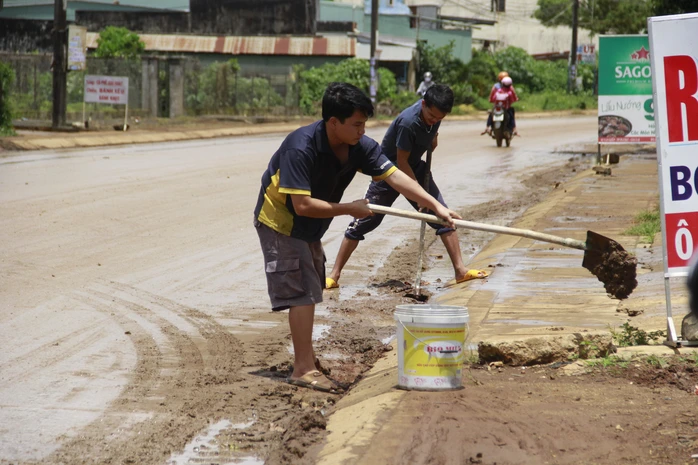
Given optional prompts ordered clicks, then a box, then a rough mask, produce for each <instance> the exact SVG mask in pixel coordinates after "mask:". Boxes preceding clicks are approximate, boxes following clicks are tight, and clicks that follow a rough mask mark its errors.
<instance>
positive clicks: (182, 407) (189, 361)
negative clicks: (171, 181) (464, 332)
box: [3, 157, 587, 464]
mask: <svg viewBox="0 0 698 465" xmlns="http://www.w3.org/2000/svg"><path fill="white" fill-rule="evenodd" d="M586 163H587V160H586V159H585V158H583V157H575V158H573V159H570V161H569V162H568V163H567V164H566V165H565V166H564V167H562V168H559V167H557V168H554V169H550V170H547V171H544V172H539V173H536V174H533V175H531V176H529V177H528V178H527V179H525V180H523V182H522V183H521V187H520V189H521V195H516V196H513V197H509V198H508V199H500V200H494V201H491V202H487V203H484V204H481V205H477V206H475V207H474V208H471V209H468V210H467V211H462V212H460V213H461V214H462V215H463V217H464V218H467V219H471V220H474V221H487V222H493V223H498V224H508V223H509V222H511V221H512V220H513V219H515V218H516V216H518V215H519V214H520V213H522V212H523V211H524V210H525V209H526V208H528V207H529V206H531V205H533V204H535V203H536V202H538V201H539V200H540V199H541V198H542V197H543V196H544V195H545V194H546V193H547V192H549V191H550V190H551V189H554V188H556V186H559V185H560V184H561V183H562V182H564V181H565V179H567V178H569V177H570V176H573V175H574V174H575V173H576V171H577V170H578V169H580V167H585V166H586ZM512 198H513V199H514V200H511V199H512ZM460 235H461V242H462V244H463V247H464V249H465V250H467V251H468V253H470V254H474V253H475V252H476V251H477V250H478V249H479V248H481V247H482V245H484V244H485V243H486V241H487V240H488V238H489V237H490V235H488V234H482V233H477V232H467V231H461V232H460ZM431 240H432V241H433V240H434V238H432V239H431ZM416 250H417V244H416V241H414V240H413V241H410V242H407V243H405V244H403V245H401V246H399V247H398V248H397V249H396V250H395V251H394V252H393V253H392V254H391V255H390V258H389V259H388V260H387V262H386V263H385V264H384V265H383V267H382V268H381V269H380V270H378V271H377V273H375V274H374V275H373V276H372V278H371V279H370V282H369V284H368V286H367V287H366V288H365V290H364V291H360V292H358V293H357V295H356V296H354V297H353V298H351V299H348V300H347V299H341V300H340V299H339V294H338V293H337V292H336V291H329V292H326V294H325V299H326V310H325V311H321V312H318V316H317V318H316V324H318V323H320V324H323V323H327V326H322V328H323V329H324V332H322V334H320V336H321V337H319V339H318V341H317V342H316V350H317V352H318V354H319V356H320V358H321V360H322V363H323V366H324V367H325V368H326V369H327V370H329V372H330V376H331V377H332V378H333V379H335V380H337V381H338V382H339V383H341V384H343V385H344V386H346V387H347V388H348V389H351V386H352V385H353V384H354V383H356V382H357V381H358V380H359V379H360V378H361V376H362V373H364V372H366V371H367V370H368V369H369V368H370V367H371V366H372V365H373V363H374V362H375V361H376V360H377V358H379V357H380V356H381V355H382V354H383V352H384V350H386V347H387V346H386V344H385V342H387V340H388V339H389V338H390V337H391V336H393V335H394V323H393V319H392V312H393V310H394V309H395V306H396V305H399V304H402V303H414V301H413V300H412V299H409V298H407V297H405V294H406V293H407V292H409V291H410V290H411V288H410V286H411V283H412V280H413V275H414V270H415V267H416ZM432 260H435V259H434V258H433V257H432ZM492 266H495V264H493V265H492ZM449 278H450V276H449ZM444 281H445V279H444ZM442 284H443V283H439V282H435V283H431V285H430V286H428V288H427V290H428V291H429V292H432V293H437V292H438V291H439V287H440V286H441V285H442ZM76 298H77V299H78V300H80V301H82V303H84V304H86V305H89V306H90V307H92V308H96V309H100V310H101V311H103V312H105V313H106V314H108V316H109V317H111V318H113V319H114V320H115V321H116V322H117V323H118V324H119V325H120V327H121V328H123V330H124V334H123V338H124V341H126V339H128V340H130V342H131V343H133V345H134V346H135V347H136V350H137V365H136V367H135V370H134V371H133V376H132V378H130V379H129V382H128V385H127V386H126V388H125V389H124V390H123V391H122V393H121V395H119V396H118V398H117V399H116V400H115V401H114V402H112V403H111V404H110V406H109V408H108V410H107V411H106V412H105V413H104V414H103V415H101V416H100V417H99V418H98V419H97V420H96V421H94V422H93V423H92V424H90V425H88V426H87V427H85V428H82V429H81V431H80V433H79V434H78V435H76V436H72V437H64V439H63V441H62V446H61V447H60V448H59V449H57V450H56V451H54V452H53V453H52V454H50V455H49V456H48V457H46V458H45V459H44V460H42V461H41V463H80V462H81V461H82V460H83V459H84V458H85V457H89V458H90V462H92V463H114V464H116V463H119V464H120V463H137V464H148V463H152V464H161V463H186V460H188V459H187V458H186V454H185V456H182V455H181V454H178V453H177V452H174V453H173V451H181V450H182V448H183V445H184V444H187V443H190V442H191V441H192V440H194V438H196V437H197V435H200V434H202V432H205V431H206V430H207V428H209V427H210V426H211V424H212V423H214V424H217V425H218V428H219V429H220V434H219V435H218V437H217V438H216V439H215V443H216V444H217V447H215V448H214V447H213V446H212V445H211V444H210V443H208V444H200V445H199V446H198V448H197V450H190V451H189V455H188V458H202V459H203V458H206V457H207V458H210V459H211V460H215V461H223V460H233V459H236V458H237V459H240V458H242V457H247V459H248V460H251V462H250V463H262V461H266V463H270V464H271V463H273V464H291V463H294V464H297V463H312V457H311V456H308V455H307V454H306V452H307V451H308V450H310V448H311V447H312V446H313V445H316V444H318V443H319V442H320V441H321V440H322V438H323V437H324V426H325V424H326V418H327V416H328V415H330V414H331V413H332V409H333V406H334V403H335V402H336V401H337V400H338V399H337V397H336V396H333V395H330V394H322V393H318V392H313V391H310V390H307V389H299V388H297V387H294V386H291V385H288V384H286V383H285V382H284V380H285V378H286V377H287V376H288V374H289V373H290V370H291V369H292V367H291V365H290V363H291V361H292V356H291V354H290V352H289V348H290V346H291V343H290V337H289V332H288V326H287V323H286V315H272V316H271V317H270V318H276V319H277V320H278V321H280V322H281V324H279V325H276V326H274V327H272V328H269V329H266V330H264V331H263V332H262V333H261V335H260V336H258V337H254V338H249V337H248V338H242V339H241V338H236V337H235V336H234V335H232V334H230V333H229V332H228V331H227V330H226V328H225V327H223V326H222V325H221V324H219V323H217V322H216V320H215V319H214V318H212V317H211V316H209V315H207V314H205V313H203V312H201V311H199V310H197V309H194V308H189V307H187V306H186V305H183V304H181V303H177V302H174V301H172V300H168V299H165V298H163V297H162V296H158V295H153V294H149V293H148V292H146V291H144V290H142V289H138V288H136V287H133V286H128V285H125V284H123V283H117V282H109V281H105V282H101V283H100V285H99V286H91V287H90V288H89V289H84V290H83V291H81V292H80V293H78V294H77V297H76ZM127 315H130V316H129V317H127ZM134 315H135V316H136V319H137V321H138V324H135V323H134V317H133V316H134ZM173 318H176V319H177V320H179V321H178V322H176V324H174V323H173ZM182 324H187V325H190V326H191V327H192V330H191V331H187V332H183V331H181V330H180V329H178V328H177V326H180V327H181V325H182ZM148 328H160V329H159V331H152V330H148ZM87 375H88V374H86V376H87ZM226 421H228V423H226ZM217 422H218V423H217ZM221 422H222V423H221ZM3 463H7V462H3ZM24 463H32V462H31V461H27V462H24ZM37 463H38V462H37Z"/></svg>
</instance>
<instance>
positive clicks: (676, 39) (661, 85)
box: [647, 13, 698, 347]
mask: <svg viewBox="0 0 698 465" xmlns="http://www.w3.org/2000/svg"><path fill="white" fill-rule="evenodd" d="M685 21H688V23H686V22H685ZM691 28H692V29H691ZM697 28H698V13H690V14H683V15H670V16H655V17H650V18H648V19H647V29H648V35H649V40H650V50H651V51H652V53H651V57H650V58H651V60H650V61H651V66H652V96H653V101H654V114H655V128H656V129H655V130H656V144H657V166H658V178H659V179H658V182H659V197H660V201H659V206H660V219H661V225H662V239H663V240H662V254H663V258H664V293H665V296H666V312H667V339H666V340H665V341H664V344H665V345H668V346H670V347H681V346H698V341H687V340H683V339H682V338H681V337H679V336H677V334H676V326H675V325H674V319H673V314H672V307H671V282H670V279H671V278H675V277H680V278H685V277H686V276H688V268H689V265H690V263H691V262H692V261H694V260H695V259H696V258H698V257H694V255H695V252H696V250H698V249H697V248H696V247H694V246H693V245H694V244H698V238H697V239H696V241H695V242H694V241H693V235H692V233H691V230H690V229H689V226H690V223H689V222H688V221H687V220H686V218H687V217H689V216H690V217H691V220H694V219H695V220H696V221H695V224H696V228H695V230H694V232H695V233H697V234H698V193H697V194H696V196H695V197H696V200H693V201H691V200H692V199H691V197H693V195H692V193H693V192H692V191H693V189H692V188H690V185H689V179H690V177H686V176H687V175H686V174H685V173H686V169H688V173H689V174H688V175H689V176H690V172H691V171H692V170H691V169H690V168H689V167H687V166H684V165H681V164H680V163H682V162H683V163H687V162H686V161H685V160H688V159H690V158H691V156H690V155H691V154H690V153H689V151H690V150H691V146H693V147H696V146H698V137H696V138H695V139H691V133H689V130H688V123H689V118H690V115H691V114H692V113H690V112H689V111H688V104H687V103H682V101H680V100H677V99H676V98H675V97H674V95H673V92H674V91H676V92H680V91H682V90H685V88H686V87H685V86H687V85H688V84H687V78H686V76H685V71H682V70H681V69H678V68H677V70H676V73H675V74H674V73H672V76H671V77H672V80H671V82H668V81H667V74H666V65H667V64H669V65H672V64H673V63H674V59H676V58H681V59H682V60H683V59H691V60H692V61H693V66H695V69H696V72H697V73H698V43H696V42H695V40H686V38H689V39H694V38H695V32H694V31H695V30H696V29H697ZM685 30H688V31H690V32H689V33H688V34H682V33H683V32H684V31H685ZM671 70H672V72H673V71H674V69H673V66H672V67H671ZM681 76H683V77H681ZM673 78H675V79H673ZM681 86H683V87H681ZM669 90H671V92H672V96H671V98H668V97H667V93H668V91H669ZM697 90H698V89H697ZM683 94H686V92H683ZM696 94H698V92H695V93H693V94H690V95H688V96H686V95H684V97H686V98H687V99H688V98H692V99H695V100H696V103H695V105H698V98H696ZM687 101H688V100H687ZM669 102H671V106H672V114H671V118H670V117H669ZM684 106H685V108H684ZM677 109H678V111H677ZM684 115H685V120H684ZM694 118H695V116H694ZM684 121H685V122H686V125H685V126H686V127H684ZM677 131H678V132H677ZM679 136H680V139H679ZM684 136H687V137H686V139H688V142H684V140H685V139H684ZM686 147H689V148H688V149H686ZM693 152H695V148H693ZM693 158H695V157H693ZM672 162H673V163H676V165H675V166H670V164H671V163H672ZM689 166H693V167H696V166H698V164H696V162H695V161H693V164H692V165H689ZM694 172H696V171H694ZM679 176H681V177H679ZM674 181H675V182H674ZM694 183H695V179H694ZM697 187H698V186H697ZM666 189H669V191H670V192H667V191H666ZM682 202H686V203H682ZM691 204H693V206H691ZM667 210H669V211H667ZM669 216H671V218H668V217H669ZM668 219H669V222H668V223H667V220H668ZM674 223H676V229H674V226H673V225H674ZM667 224H669V225H671V227H672V231H671V233H673V235H674V237H673V238H672V239H673V242H669V241H670V240H672V239H668V237H669V236H670V235H671V234H669V231H668V229H667ZM668 244H671V247H673V249H670V246H669V245H668ZM684 246H685V247H684ZM689 249H690V255H689V254H688V252H689ZM674 255H676V256H674Z"/></svg>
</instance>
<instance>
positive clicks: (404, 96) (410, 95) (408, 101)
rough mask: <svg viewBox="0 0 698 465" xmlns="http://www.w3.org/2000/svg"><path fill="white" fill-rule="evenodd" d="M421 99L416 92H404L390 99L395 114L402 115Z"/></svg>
mask: <svg viewBox="0 0 698 465" xmlns="http://www.w3.org/2000/svg"><path fill="white" fill-rule="evenodd" d="M419 99H420V97H419V95H417V94H416V93H414V92H410V91H409V90H403V91H402V92H398V93H396V94H395V95H393V96H392V98H391V99H390V106H391V108H392V109H393V114H397V113H400V112H401V111H402V110H404V109H405V108H407V107H409V106H410V105H413V104H414V103H415V102H417V100H419Z"/></svg>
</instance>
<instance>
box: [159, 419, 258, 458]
mask: <svg viewBox="0 0 698 465" xmlns="http://www.w3.org/2000/svg"><path fill="white" fill-rule="evenodd" d="M255 422H256V416H254V417H253V418H251V419H249V420H248V421H246V422H243V423H233V422H231V421H230V420H220V421H218V422H216V423H214V424H212V425H210V426H209V427H208V428H207V429H206V431H204V432H203V433H202V434H200V435H198V436H196V437H195V438H194V439H193V440H192V441H191V442H189V443H188V444H187V445H186V446H185V447H184V450H183V451H182V452H181V453H180V454H176V455H173V456H172V457H170V458H169V459H168V460H167V462H166V463H167V465H190V464H208V463H216V464H219V465H233V464H235V465H264V460H262V459H260V458H258V457H256V456H253V455H249V454H246V453H241V452H237V451H236V450H237V446H236V445H234V444H228V443H224V444H221V442H220V440H219V436H220V435H221V433H222V432H224V431H229V430H245V429H247V428H249V427H251V426H252V425H254V424H255Z"/></svg>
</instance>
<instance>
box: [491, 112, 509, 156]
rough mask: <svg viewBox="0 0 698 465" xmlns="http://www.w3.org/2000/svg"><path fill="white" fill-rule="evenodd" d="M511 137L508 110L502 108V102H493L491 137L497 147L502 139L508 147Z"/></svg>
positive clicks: (500, 144)
mask: <svg viewBox="0 0 698 465" xmlns="http://www.w3.org/2000/svg"><path fill="white" fill-rule="evenodd" d="M512 137H513V134H512V132H511V129H509V111H507V110H506V109H505V108H504V104H503V102H499V101H498V102H495V103H494V108H492V139H494V140H495V142H497V147H501V146H502V141H504V143H506V146H507V147H509V146H510V145H511V139H512Z"/></svg>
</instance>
